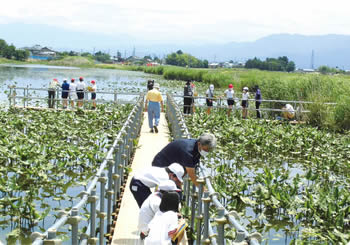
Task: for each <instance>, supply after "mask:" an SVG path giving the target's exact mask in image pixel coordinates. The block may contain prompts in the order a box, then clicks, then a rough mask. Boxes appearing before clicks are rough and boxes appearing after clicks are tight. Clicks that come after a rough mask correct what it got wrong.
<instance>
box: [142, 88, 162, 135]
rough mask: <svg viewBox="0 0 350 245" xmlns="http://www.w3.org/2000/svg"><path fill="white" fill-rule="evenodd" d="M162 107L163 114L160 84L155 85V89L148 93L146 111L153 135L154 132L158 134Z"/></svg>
mask: <svg viewBox="0 0 350 245" xmlns="http://www.w3.org/2000/svg"><path fill="white" fill-rule="evenodd" d="M160 106H161V107H162V112H164V106H163V97H162V94H161V93H160V92H159V83H155V84H154V85H153V89H152V90H149V91H148V92H147V95H146V103H145V111H148V125H149V127H150V129H151V131H150V132H151V133H153V132H154V131H155V132H156V133H158V125H159V119H160ZM153 118H154V125H153ZM153 129H154V131H153Z"/></svg>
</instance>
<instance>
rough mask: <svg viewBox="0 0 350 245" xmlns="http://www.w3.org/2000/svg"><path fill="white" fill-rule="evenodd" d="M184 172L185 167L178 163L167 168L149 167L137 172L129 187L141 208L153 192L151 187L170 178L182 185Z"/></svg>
mask: <svg viewBox="0 0 350 245" xmlns="http://www.w3.org/2000/svg"><path fill="white" fill-rule="evenodd" d="M184 174H185V170H184V168H183V167H182V166H181V165H180V164H178V163H172V164H171V165H169V167H166V168H159V167H148V168H145V169H143V170H141V171H140V172H137V173H135V175H134V177H133V178H132V179H131V182H130V186H129V187H130V190H131V193H132V194H133V196H134V198H135V200H136V202H137V205H138V206H139V208H141V206H142V204H143V202H144V201H145V200H146V199H147V197H148V196H149V195H151V193H152V192H151V189H150V188H153V187H156V186H158V185H159V184H160V183H161V182H163V181H166V180H169V179H170V180H172V181H174V182H175V184H176V185H177V186H181V184H182V182H183V180H182V177H183V176H184Z"/></svg>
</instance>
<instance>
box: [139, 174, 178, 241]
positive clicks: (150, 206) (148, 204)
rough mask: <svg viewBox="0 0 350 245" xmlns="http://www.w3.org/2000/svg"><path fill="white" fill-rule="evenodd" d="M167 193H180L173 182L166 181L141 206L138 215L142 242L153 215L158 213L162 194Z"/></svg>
mask: <svg viewBox="0 0 350 245" xmlns="http://www.w3.org/2000/svg"><path fill="white" fill-rule="evenodd" d="M168 191H180V190H179V189H177V187H176V185H175V183H174V181H171V180H166V181H163V182H161V183H160V184H159V187H158V191H157V192H155V193H153V194H151V195H150V196H149V197H148V198H147V199H146V200H145V201H144V202H143V204H142V206H141V209H140V213H139V224H138V228H139V230H140V232H141V233H140V237H141V239H142V240H143V239H144V238H145V237H146V236H147V234H148V231H149V228H148V225H149V223H150V222H151V220H152V219H153V217H154V215H155V214H156V213H157V212H158V211H159V205H160V202H161V200H162V196H163V195H164V193H166V192H168Z"/></svg>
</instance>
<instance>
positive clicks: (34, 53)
mask: <svg viewBox="0 0 350 245" xmlns="http://www.w3.org/2000/svg"><path fill="white" fill-rule="evenodd" d="M23 49H24V50H28V51H29V53H30V55H29V58H31V59H38V60H49V59H52V58H54V57H56V54H57V52H56V51H54V50H52V49H50V48H48V47H41V46H40V45H34V46H33V47H24V48H23Z"/></svg>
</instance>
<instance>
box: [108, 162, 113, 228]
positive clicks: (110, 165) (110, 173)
mask: <svg viewBox="0 0 350 245" xmlns="http://www.w3.org/2000/svg"><path fill="white" fill-rule="evenodd" d="M113 163H114V161H113V159H109V160H108V190H107V231H108V232H109V230H110V229H109V228H110V225H111V219H112V196H113V193H114V191H113V184H114V179H113Z"/></svg>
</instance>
